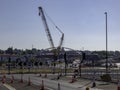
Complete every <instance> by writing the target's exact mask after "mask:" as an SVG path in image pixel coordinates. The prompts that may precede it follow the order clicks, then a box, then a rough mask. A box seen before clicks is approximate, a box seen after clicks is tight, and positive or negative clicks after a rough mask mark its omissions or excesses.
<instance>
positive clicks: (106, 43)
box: [105, 12, 108, 74]
mask: <svg viewBox="0 0 120 90" xmlns="http://www.w3.org/2000/svg"><path fill="white" fill-rule="evenodd" d="M105 24H106V74H107V73H108V32H107V12H105Z"/></svg>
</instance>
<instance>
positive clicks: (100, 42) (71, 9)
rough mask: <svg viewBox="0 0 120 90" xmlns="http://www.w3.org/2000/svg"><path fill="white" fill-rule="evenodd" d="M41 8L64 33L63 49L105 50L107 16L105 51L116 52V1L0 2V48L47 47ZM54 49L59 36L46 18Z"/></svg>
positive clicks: (119, 23)
mask: <svg viewBox="0 0 120 90" xmlns="http://www.w3.org/2000/svg"><path fill="white" fill-rule="evenodd" d="M39 6H42V7H43V8H44V10H45V11H46V12H47V14H48V15H49V16H50V17H51V18H52V20H53V21H54V22H55V24H56V25H57V26H58V27H59V28H60V29H61V30H62V31H63V32H64V34H65V40H64V44H63V46H64V47H69V48H73V49H78V50H81V49H82V48H84V49H85V50H105V14H104V12H107V13H108V50H120V42H119V40H120V0H0V48H1V49H7V48H8V47H9V46H13V47H14V48H19V49H31V48H32V45H33V47H34V48H37V49H42V48H44V49H45V48H48V47H50V45H49V42H48V39H47V36H46V33H45V30H44V27H43V24H42V20H41V17H40V16H38V7H39ZM47 21H48V25H49V28H50V32H51V34H52V37H53V40H54V43H55V46H58V44H59V39H60V37H61V34H60V33H59V32H58V31H57V30H56V29H55V27H54V25H53V24H52V23H51V22H50V20H49V19H48V18H47Z"/></svg>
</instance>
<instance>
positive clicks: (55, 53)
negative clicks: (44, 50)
mask: <svg viewBox="0 0 120 90" xmlns="http://www.w3.org/2000/svg"><path fill="white" fill-rule="evenodd" d="M38 9H39V15H40V16H41V18H42V21H43V25H44V27H45V31H46V34H47V37H48V41H49V44H50V47H51V49H52V52H53V54H54V68H55V61H56V60H57V57H58V55H59V53H60V51H61V46H62V44H63V41H64V33H63V32H62V31H61V30H60V29H59V28H58V27H57V26H56V25H55V24H54V23H53V22H52V23H53V24H54V25H55V27H56V29H57V30H58V31H59V32H60V33H61V34H62V37H61V38H60V42H59V45H58V47H55V46H54V42H53V39H52V36H51V33H50V30H49V27H48V24H47V20H46V17H45V14H44V11H43V9H42V7H38Z"/></svg>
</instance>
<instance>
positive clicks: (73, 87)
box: [7, 74, 102, 90]
mask: <svg viewBox="0 0 120 90" xmlns="http://www.w3.org/2000/svg"><path fill="white" fill-rule="evenodd" d="M7 77H11V75H7ZM29 77H30V80H31V82H32V83H33V84H35V85H39V86H40V85H41V83H42V80H43V81H44V85H45V87H47V88H48V89H49V90H58V83H60V88H61V90H85V88H86V87H82V88H79V87H81V86H82V85H80V84H79V83H76V84H71V83H69V82H65V81H64V80H50V79H47V78H41V77H38V76H36V75H35V74H24V75H23V79H24V80H25V81H28V78H29ZM14 78H15V79H21V75H20V74H15V75H14ZM90 90H102V89H95V88H91V89H90Z"/></svg>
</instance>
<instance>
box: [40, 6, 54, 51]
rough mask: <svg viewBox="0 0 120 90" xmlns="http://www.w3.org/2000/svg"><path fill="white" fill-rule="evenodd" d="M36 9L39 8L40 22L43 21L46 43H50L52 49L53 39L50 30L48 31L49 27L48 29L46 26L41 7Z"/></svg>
mask: <svg viewBox="0 0 120 90" xmlns="http://www.w3.org/2000/svg"><path fill="white" fill-rule="evenodd" d="M38 8H39V15H41V18H42V21H43V24H44V27H45V31H46V33H47V37H48V41H49V43H50V46H51V48H52V49H54V43H53V39H52V36H51V33H50V30H49V27H48V24H47V21H46V18H45V15H44V12H43V9H42V7H38Z"/></svg>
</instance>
